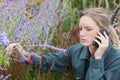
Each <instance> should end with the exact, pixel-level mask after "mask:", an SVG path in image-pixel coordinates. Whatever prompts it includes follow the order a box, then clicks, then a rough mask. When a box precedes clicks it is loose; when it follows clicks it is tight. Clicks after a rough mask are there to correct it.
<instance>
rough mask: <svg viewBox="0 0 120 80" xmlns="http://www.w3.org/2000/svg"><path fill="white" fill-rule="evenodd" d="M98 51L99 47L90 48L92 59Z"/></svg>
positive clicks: (92, 46)
mask: <svg viewBox="0 0 120 80" xmlns="http://www.w3.org/2000/svg"><path fill="white" fill-rule="evenodd" d="M96 49H97V47H95V46H94V45H91V46H89V51H90V55H91V57H94V53H95V51H96Z"/></svg>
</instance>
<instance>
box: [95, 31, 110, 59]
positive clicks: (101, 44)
mask: <svg viewBox="0 0 120 80" xmlns="http://www.w3.org/2000/svg"><path fill="white" fill-rule="evenodd" d="M96 38H98V39H99V40H100V41H101V42H100V41H98V40H97V39H95V40H94V41H95V42H97V43H98V45H99V47H98V48H97V50H96V52H95V54H94V56H95V59H101V58H102V56H103V54H104V52H105V50H106V49H107V47H108V45H109V37H108V35H107V34H106V33H105V31H104V32H103V34H101V33H100V32H98V35H97V36H96Z"/></svg>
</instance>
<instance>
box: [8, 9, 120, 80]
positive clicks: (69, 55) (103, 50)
mask: <svg viewBox="0 0 120 80" xmlns="http://www.w3.org/2000/svg"><path fill="white" fill-rule="evenodd" d="M107 15H108V14H107V13H106V11H105V10H104V9H103V8H90V9H87V10H85V11H83V13H82V15H81V19H80V22H79V28H80V30H79V34H80V43H78V44H76V45H74V46H71V47H69V48H68V49H67V51H66V52H65V53H62V52H58V53H56V54H52V53H48V54H46V55H42V56H41V59H39V58H37V57H36V56H34V55H30V54H29V53H28V52H26V51H25V50H24V49H23V48H22V46H21V45H20V44H18V43H12V44H10V45H9V46H8V47H7V48H6V50H7V52H12V51H13V49H14V50H15V51H17V52H18V53H20V54H22V55H25V57H27V59H28V60H27V62H28V63H29V65H31V66H32V68H38V69H40V70H43V71H48V70H50V71H52V72H61V71H65V70H66V69H68V67H69V66H71V65H72V69H73V73H74V76H75V79H76V80H79V79H80V80H120V76H119V74H120V50H119V49H118V48H120V44H119V40H118V37H117V35H116V33H115V31H114V29H113V28H112V27H111V26H110V24H109V19H108V16H107ZM101 29H105V30H106V31H107V32H109V36H108V34H107V33H106V32H105V31H103V33H100V32H99V31H100V30H101ZM94 42H96V43H97V44H98V46H97V47H96V46H95V45H94V44H93V43H94Z"/></svg>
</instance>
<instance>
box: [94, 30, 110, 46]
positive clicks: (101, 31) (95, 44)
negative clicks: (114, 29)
mask: <svg viewBox="0 0 120 80" xmlns="http://www.w3.org/2000/svg"><path fill="white" fill-rule="evenodd" d="M103 32H105V33H106V34H107V35H108V36H109V34H110V33H109V32H108V31H107V30H105V29H101V30H100V33H101V34H102V35H103V36H104V34H103ZM96 39H97V40H98V41H100V39H98V38H96ZM100 42H101V41H100ZM93 45H94V46H96V47H99V45H98V44H97V42H95V41H93Z"/></svg>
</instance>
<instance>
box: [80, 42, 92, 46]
mask: <svg viewBox="0 0 120 80" xmlns="http://www.w3.org/2000/svg"><path fill="white" fill-rule="evenodd" d="M81 44H82V45H83V46H89V45H90V44H88V43H82V42H81Z"/></svg>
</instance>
